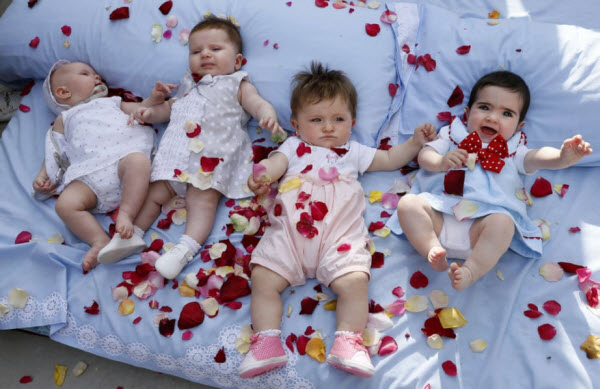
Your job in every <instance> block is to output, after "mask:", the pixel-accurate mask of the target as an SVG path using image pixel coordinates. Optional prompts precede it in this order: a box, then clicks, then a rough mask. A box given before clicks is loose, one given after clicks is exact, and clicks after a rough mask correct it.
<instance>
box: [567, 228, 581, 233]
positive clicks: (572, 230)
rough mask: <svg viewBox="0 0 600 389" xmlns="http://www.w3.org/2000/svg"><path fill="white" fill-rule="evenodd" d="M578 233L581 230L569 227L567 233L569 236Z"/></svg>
mask: <svg viewBox="0 0 600 389" xmlns="http://www.w3.org/2000/svg"><path fill="white" fill-rule="evenodd" d="M579 231H581V228H579V227H571V228H569V232H570V233H571V234H574V233H576V232H579Z"/></svg>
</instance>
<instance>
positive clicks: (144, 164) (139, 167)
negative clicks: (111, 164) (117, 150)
mask: <svg viewBox="0 0 600 389" xmlns="http://www.w3.org/2000/svg"><path fill="white" fill-rule="evenodd" d="M150 166H151V164H150V158H148V156H147V155H146V154H144V153H140V152H136V153H131V154H128V155H127V156H125V157H123V158H121V160H120V161H119V167H122V168H126V169H128V168H133V169H135V170H136V171H140V172H141V171H144V170H148V171H150Z"/></svg>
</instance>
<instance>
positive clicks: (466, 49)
mask: <svg viewBox="0 0 600 389" xmlns="http://www.w3.org/2000/svg"><path fill="white" fill-rule="evenodd" d="M469 51H471V45H465V46H460V47H459V48H458V49H456V52H457V53H458V54H460V55H464V54H467V53H468V52H469Z"/></svg>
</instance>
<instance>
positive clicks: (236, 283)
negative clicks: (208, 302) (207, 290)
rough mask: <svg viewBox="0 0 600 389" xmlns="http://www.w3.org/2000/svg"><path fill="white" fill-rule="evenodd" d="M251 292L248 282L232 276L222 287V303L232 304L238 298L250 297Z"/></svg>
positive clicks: (242, 278)
mask: <svg viewBox="0 0 600 389" xmlns="http://www.w3.org/2000/svg"><path fill="white" fill-rule="evenodd" d="M250 292H251V291H250V286H249V285H248V280H247V279H245V278H244V277H240V276H236V275H233V274H232V275H230V276H229V277H227V279H226V280H225V282H223V285H222V286H221V301H223V302H230V301H233V300H235V299H237V298H238V297H244V296H248V295H249V294H250Z"/></svg>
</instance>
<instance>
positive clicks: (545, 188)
mask: <svg viewBox="0 0 600 389" xmlns="http://www.w3.org/2000/svg"><path fill="white" fill-rule="evenodd" d="M529 192H530V193H531V195H532V196H534V197H545V196H548V195H550V194H552V184H550V181H548V180H547V179H545V178H544V177H538V178H536V179H535V182H534V183H533V185H532V186H531V189H530V191H529Z"/></svg>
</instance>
